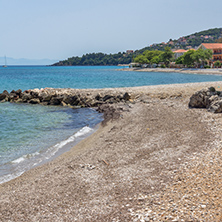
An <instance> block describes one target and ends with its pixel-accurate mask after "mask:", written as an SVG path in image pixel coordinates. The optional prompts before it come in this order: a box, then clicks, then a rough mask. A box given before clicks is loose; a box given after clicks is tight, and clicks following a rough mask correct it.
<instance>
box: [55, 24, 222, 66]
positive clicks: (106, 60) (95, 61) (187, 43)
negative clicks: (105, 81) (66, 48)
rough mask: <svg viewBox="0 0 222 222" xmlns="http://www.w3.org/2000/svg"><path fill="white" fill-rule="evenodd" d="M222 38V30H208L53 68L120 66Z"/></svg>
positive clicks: (85, 57)
mask: <svg viewBox="0 0 222 222" xmlns="http://www.w3.org/2000/svg"><path fill="white" fill-rule="evenodd" d="M220 38H222V28H214V29H208V30H205V31H201V32H196V33H194V34H191V35H187V36H182V37H180V38H179V39H176V40H173V39H170V40H169V41H168V42H167V43H165V42H162V43H158V44H152V45H150V46H147V47H145V48H142V49H139V50H136V51H135V52H133V53H131V52H128V53H126V52H119V53H116V54H104V53H101V52H99V53H89V54H86V55H83V56H81V57H79V56H75V57H71V58H68V59H66V60H63V61H59V62H57V63H55V64H53V66H96V65H99V66H100V65H119V64H129V63H130V62H132V61H133V58H134V57H135V56H137V55H138V54H142V53H143V52H144V51H146V50H161V51H162V50H164V48H165V47H167V46H169V47H170V48H171V49H181V48H182V49H190V48H195V47H198V46H199V45H200V44H201V43H213V42H216V41H218V39H220Z"/></svg>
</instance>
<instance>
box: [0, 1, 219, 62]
mask: <svg viewBox="0 0 222 222" xmlns="http://www.w3.org/2000/svg"><path fill="white" fill-rule="evenodd" d="M209 5H210V6H209ZM221 10H222V1H221V0H214V1H211V2H209V1H206V0H186V1H182V0H137V1H135V0H112V1H111V0H81V1H80V0H78V1H77V0H38V1H36V0H35V1H34V0H19V1H18V0H7V1H6V0H0V18H1V19H0V27H1V35H0V57H2V56H4V55H7V57H13V58H28V59H43V58H48V59H55V60H63V59H66V58H68V57H71V56H81V55H82V54H85V53H90V52H104V53H115V52H119V51H121V52H123V51H126V50H127V49H133V50H135V49H140V48H143V47H145V46H148V45H150V44H152V43H158V42H166V41H168V40H169V39H170V38H172V39H177V38H179V37H180V36H184V35H188V34H191V33H194V32H197V31H202V30H205V29H209V28H215V27H222V19H221Z"/></svg>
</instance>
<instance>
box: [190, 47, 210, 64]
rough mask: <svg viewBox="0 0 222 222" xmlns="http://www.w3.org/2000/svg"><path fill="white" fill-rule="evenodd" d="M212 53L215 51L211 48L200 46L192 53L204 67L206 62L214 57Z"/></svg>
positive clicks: (196, 60) (195, 59)
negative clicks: (204, 48)
mask: <svg viewBox="0 0 222 222" xmlns="http://www.w3.org/2000/svg"><path fill="white" fill-rule="evenodd" d="M212 55H213V52H212V51H211V50H210V49H206V50H203V49H201V48H200V49H198V50H196V51H195V53H194V54H193V55H192V58H193V59H194V61H195V62H196V63H197V64H199V65H202V67H203V66H204V64H205V62H207V61H209V60H210V59H211V58H212Z"/></svg>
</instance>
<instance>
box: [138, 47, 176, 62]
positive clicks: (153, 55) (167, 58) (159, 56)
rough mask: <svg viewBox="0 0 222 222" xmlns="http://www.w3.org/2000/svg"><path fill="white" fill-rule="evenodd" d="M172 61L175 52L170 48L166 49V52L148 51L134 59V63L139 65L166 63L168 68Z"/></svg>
mask: <svg viewBox="0 0 222 222" xmlns="http://www.w3.org/2000/svg"><path fill="white" fill-rule="evenodd" d="M171 61H173V52H172V51H171V49H170V47H166V48H165V49H164V51H159V50H146V51H144V52H143V54H140V55H138V56H136V57H135V59H134V62H135V63H139V64H147V65H153V64H159V63H164V65H165V66H168V65H169V63H170V62H171Z"/></svg>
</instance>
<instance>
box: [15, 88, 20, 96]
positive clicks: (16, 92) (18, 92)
mask: <svg viewBox="0 0 222 222" xmlns="http://www.w3.org/2000/svg"><path fill="white" fill-rule="evenodd" d="M15 94H16V95H19V97H20V96H21V94H22V90H21V89H18V90H16V91H15Z"/></svg>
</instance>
